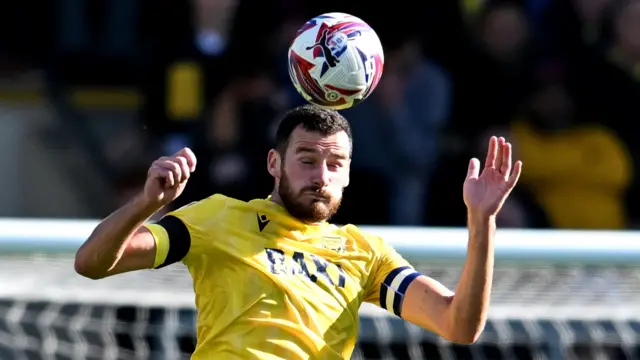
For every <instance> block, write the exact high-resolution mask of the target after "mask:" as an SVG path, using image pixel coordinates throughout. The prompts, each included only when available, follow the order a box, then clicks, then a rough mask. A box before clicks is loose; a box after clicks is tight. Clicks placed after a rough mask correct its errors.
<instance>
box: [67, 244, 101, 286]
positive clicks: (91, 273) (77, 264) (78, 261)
mask: <svg viewBox="0 0 640 360" xmlns="http://www.w3.org/2000/svg"><path fill="white" fill-rule="evenodd" d="M73 268H74V270H75V271H76V273H77V274H78V275H80V276H83V277H86V278H88V279H91V280H98V279H102V278H104V277H105V275H104V274H103V273H102V272H101V271H98V269H96V267H95V265H93V262H92V261H91V260H90V259H89V257H88V256H87V254H85V253H84V252H83V251H82V249H80V250H78V252H77V253H76V258H75V261H74V263H73Z"/></svg>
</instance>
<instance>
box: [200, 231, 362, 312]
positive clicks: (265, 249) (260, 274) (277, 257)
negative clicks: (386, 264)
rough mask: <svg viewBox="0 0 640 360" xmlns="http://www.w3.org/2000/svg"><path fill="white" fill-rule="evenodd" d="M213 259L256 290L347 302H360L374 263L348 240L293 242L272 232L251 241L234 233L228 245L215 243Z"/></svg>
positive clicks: (322, 236) (302, 239) (312, 238)
mask: <svg viewBox="0 0 640 360" xmlns="http://www.w3.org/2000/svg"><path fill="white" fill-rule="evenodd" d="M210 256H211V257H212V258H215V259H218V260H219V261H218V262H217V266H216V268H217V269H220V268H228V269H231V270H232V271H233V272H234V273H235V274H236V277H235V278H236V279H238V280H239V279H240V278H243V279H246V282H247V283H252V284H254V286H257V287H271V288H276V289H281V290H282V291H291V290H293V291H297V292H304V293H305V294H311V296H325V295H330V296H333V297H338V298H345V299H346V300H352V299H353V298H354V297H358V296H359V295H360V293H361V292H362V289H363V288H364V287H365V284H366V281H367V278H368V274H369V272H370V271H369V270H370V269H369V266H370V258H371V257H370V256H369V254H368V253H367V252H366V251H363V250H362V249H360V248H359V247H358V246H356V244H355V242H353V241H352V240H351V239H348V238H345V237H343V236H338V235H333V234H320V235H312V236H308V237H303V236H298V237H297V238H291V237H287V236H282V235H280V234H272V233H268V232H264V233H262V232H261V233H258V234H254V235H251V236H246V234H244V236H234V235H233V232H229V233H228V236H226V237H225V241H218V242H216V245H215V246H214V248H213V249H212V252H211V253H210ZM218 271H219V270H218ZM261 279H262V280H261ZM258 282H259V283H260V286H258ZM274 285H275V286H274ZM265 290H267V289H265Z"/></svg>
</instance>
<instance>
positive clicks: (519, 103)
mask: <svg viewBox="0 0 640 360" xmlns="http://www.w3.org/2000/svg"><path fill="white" fill-rule="evenodd" d="M379 5H380V6H377V5H376V4H375V3H372V2H365V1H364V0H350V1H342V2H339V3H331V4H328V3H326V2H312V1H306V0H305V1H294V0H191V1H150V0H109V1H107V0H102V1H91V2H89V1H83V0H57V1H53V2H51V4H49V3H47V5H43V6H44V7H47V6H51V8H50V9H49V8H46V9H45V8H43V9H41V10H42V12H43V14H39V15H33V14H32V13H30V12H29V11H30V10H29V9H27V7H26V5H24V4H22V3H19V2H15V3H14V4H10V5H9V4H7V5H2V6H10V7H13V9H12V11H14V12H16V13H20V14H23V16H26V15H24V14H26V13H27V12H29V14H30V15H29V16H35V17H34V18H31V17H30V19H35V20H34V21H37V22H38V23H37V26H35V27H33V28H28V29H25V30H24V31H25V33H23V34H22V35H23V37H22V38H20V40H19V41H18V40H16V41H6V42H5V44H6V45H5V46H4V47H3V48H0V51H3V50H4V52H5V53H11V54H20V56H21V59H23V60H24V61H30V62H31V63H32V64H33V65H34V66H39V67H42V68H44V69H45V70H46V72H47V74H48V79H49V81H51V82H54V83H55V82H58V83H72V84H101V85H120V84H128V85H131V84H132V85H134V86H136V87H137V88H138V89H140V91H141V93H142V94H144V97H145V102H144V104H143V106H142V108H141V109H140V110H139V113H138V114H139V119H140V122H141V125H140V129H143V131H141V134H140V135H138V136H139V138H137V140H136V141H139V142H140V143H141V144H144V146H142V149H143V152H144V153H145V156H140V158H141V159H142V160H141V161H140V164H136V166H135V167H133V168H132V167H131V166H127V167H126V168H123V169H119V170H120V171H119V172H118V174H119V175H118V176H116V177H115V178H114V179H113V186H114V188H115V189H116V190H117V191H118V192H119V193H120V195H121V196H122V199H123V201H124V200H126V198H127V197H128V196H130V195H131V193H132V192H133V191H136V190H137V189H139V187H140V186H141V182H143V181H144V175H145V171H146V166H147V165H148V163H149V162H150V161H151V160H152V159H153V158H154V157H157V156H158V155H160V154H165V153H170V152H172V151H175V150H177V149H179V148H180V147H182V146H189V147H191V148H192V149H193V150H194V152H195V153H196V155H197V156H198V159H199V166H198V170H197V171H196V173H195V174H194V176H193V178H192V179H191V180H190V184H189V185H188V186H187V189H186V192H185V194H184V195H183V196H182V197H181V198H180V199H179V201H178V203H176V204H175V206H180V205H182V204H186V203H189V202H191V201H194V200H197V199H200V198H203V197H206V196H208V195H210V194H212V193H216V192H221V193H224V194H227V195H229V196H233V197H237V198H240V199H251V198H255V197H265V196H266V195H268V194H269V192H270V191H271V188H272V186H273V183H272V179H271V178H270V177H269V175H268V173H267V172H266V153H267V151H268V149H269V148H270V146H271V139H272V137H273V135H274V130H275V126H276V121H277V119H278V116H279V115H280V114H281V113H282V112H283V111H285V110H286V109H288V108H290V107H292V106H296V105H299V104H302V102H303V100H302V98H301V97H300V96H299V95H298V94H297V93H296V92H295V90H294V89H293V87H292V86H291V84H290V81H289V77H288V72H287V68H286V65H287V62H286V51H287V47H288V45H289V43H290V41H291V40H292V38H293V35H294V34H295V31H296V30H297V29H298V28H299V27H300V26H301V25H302V24H303V23H304V22H305V21H306V20H307V19H309V18H311V17H313V16H315V15H319V14H321V13H323V12H330V11H341V12H347V13H351V14H353V15H356V16H358V17H360V18H362V19H363V20H365V21H366V22H368V23H369V24H370V25H371V26H372V27H373V28H374V29H375V30H376V31H377V33H378V35H379V36H380V39H381V41H382V43H383V46H384V49H385V70H384V75H383V77H382V80H381V82H380V84H379V86H378V88H377V89H376V91H375V92H374V93H373V94H372V95H371V97H370V98H369V99H368V100H367V101H365V102H363V103H361V104H360V105H358V106H357V107H355V108H352V109H349V110H345V111H343V112H342V113H343V114H344V115H345V116H346V117H347V118H348V119H349V121H350V122H351V123H352V126H353V129H354V138H355V139H354V146H355V147H354V157H353V162H352V181H351V185H350V186H349V188H348V189H347V190H346V193H345V199H344V201H343V206H342V210H341V211H340V212H339V215H337V217H336V218H335V219H334V221H335V222H338V223H345V222H351V223H358V224H393V225H432V226H460V225H464V223H465V208H464V204H463V202H462V192H461V189H462V182H463V180H464V176H465V173H466V168H467V163H468V161H469V158H470V157H478V158H480V159H482V157H483V156H484V154H485V152H486V145H487V140H488V137H489V136H490V135H494V134H495V135H502V136H505V137H507V138H508V140H510V141H511V142H512V143H513V145H514V150H515V155H516V157H517V158H519V159H521V160H523V162H524V169H523V175H522V178H521V182H520V184H519V186H518V187H517V190H516V191H515V192H514V193H513V194H512V196H511V198H510V200H509V201H508V203H507V204H505V208H504V209H503V211H502V213H501V216H500V219H499V221H500V224H501V225H502V226H511V227H541V228H544V227H553V228H589V229H621V228H629V227H635V225H636V224H639V223H640V197H639V196H638V193H639V191H640V184H638V179H640V177H639V176H637V175H636V172H637V171H638V170H639V169H640V141H637V140H636V139H635V136H636V133H637V131H636V124H637V123H636V120H637V119H639V118H640V106H639V105H640V104H636V103H635V101H638V100H640V1H625V0H519V1H518V0H511V1H506V0H502V1H498V0H493V1H492V0H484V1H483V0H437V1H425V2H415V3H414V2H410V1H408V0H396V1H394V2H393V5H392V6H388V5H387V3H386V2H385V3H380V4H379ZM52 14H53V15H52ZM23 19H24V17H22V18H21V17H20V16H17V17H14V18H13V19H12V20H10V21H9V24H6V22H5V24H3V25H2V26H12V24H13V23H17V22H20V21H23ZM12 22H13V23H12ZM43 24H44V25H43ZM13 25H16V24H13ZM47 26H48V27H49V28H50V29H53V30H52V31H49V32H47V31H43V32H41V33H38V30H36V29H42V28H47ZM96 29H98V30H96ZM105 29H106V30H105ZM41 31H42V30H41ZM96 34H97V35H96ZM25 43H29V44H31V46H26V45H24V44H25ZM369 202H371V203H372V204H369Z"/></svg>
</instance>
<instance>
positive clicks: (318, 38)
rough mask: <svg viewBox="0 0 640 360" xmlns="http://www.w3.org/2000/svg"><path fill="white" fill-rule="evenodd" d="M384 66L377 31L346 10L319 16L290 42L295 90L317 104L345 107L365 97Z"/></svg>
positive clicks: (377, 80) (324, 106)
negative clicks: (346, 12) (345, 11)
mask: <svg viewBox="0 0 640 360" xmlns="http://www.w3.org/2000/svg"><path fill="white" fill-rule="evenodd" d="M383 66H384V53H383V50H382V44H381V43H380V39H379V38H378V35H377V34H376V33H375V31H373V29H372V28H371V27H370V26H369V25H368V24H367V23H365V22H364V21H362V20H361V19H359V18H357V17H355V16H352V15H349V14H345V13H337V12H334V13H327V14H323V15H320V16H316V17H314V18H313V19H311V20H309V21H307V22H306V23H305V24H304V26H302V27H301V28H300V29H299V30H298V33H297V34H296V37H295V39H294V40H293V42H292V43H291V46H290V47H289V76H290V77H291V81H292V82H293V85H294V86H295V88H296V90H298V92H299V93H300V95H302V97H304V98H305V99H306V100H307V101H308V102H310V103H312V104H315V105H317V106H320V107H323V108H328V109H334V110H342V109H347V108H350V107H352V106H354V105H356V104H357V103H359V102H361V101H362V100H364V99H366V98H367V97H368V96H369V95H370V94H371V92H373V90H374V89H375V88H376V86H377V85H378V82H379V81H380V77H381V76H382V69H383Z"/></svg>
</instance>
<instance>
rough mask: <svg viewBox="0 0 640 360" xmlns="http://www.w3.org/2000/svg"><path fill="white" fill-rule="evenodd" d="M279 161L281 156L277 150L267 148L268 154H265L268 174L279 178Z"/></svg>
mask: <svg viewBox="0 0 640 360" xmlns="http://www.w3.org/2000/svg"><path fill="white" fill-rule="evenodd" d="M281 161H282V158H281V157H280V153H279V152H278V151H277V150H275V149H271V150H269V154H268V155H267V171H269V174H271V176H273V177H274V178H275V179H279V178H280V168H281V164H282V163H281Z"/></svg>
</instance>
